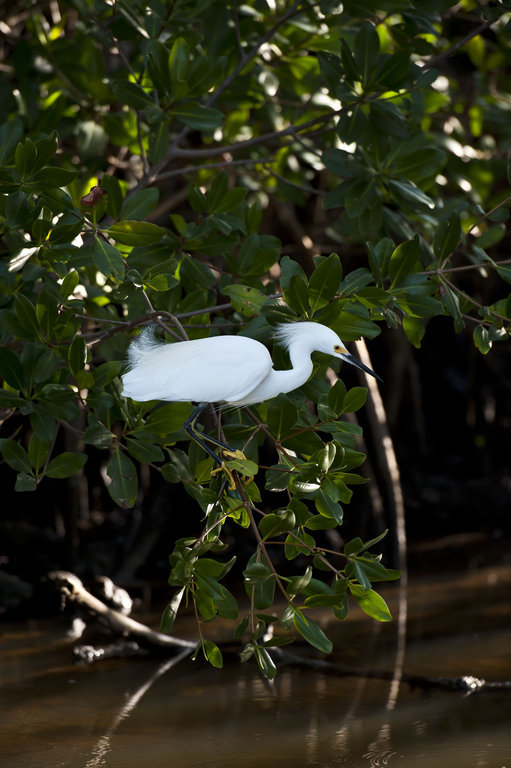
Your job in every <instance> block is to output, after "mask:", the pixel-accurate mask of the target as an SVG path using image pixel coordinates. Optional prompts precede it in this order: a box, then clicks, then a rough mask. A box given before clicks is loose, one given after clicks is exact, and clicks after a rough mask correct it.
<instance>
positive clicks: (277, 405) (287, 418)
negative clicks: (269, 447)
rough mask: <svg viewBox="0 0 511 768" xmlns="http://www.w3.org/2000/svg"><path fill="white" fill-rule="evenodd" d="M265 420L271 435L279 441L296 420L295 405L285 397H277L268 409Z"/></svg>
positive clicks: (296, 411)
mask: <svg viewBox="0 0 511 768" xmlns="http://www.w3.org/2000/svg"><path fill="white" fill-rule="evenodd" d="M266 420H267V424H268V428H269V430H270V432H271V433H272V435H273V436H274V437H276V438H277V440H280V439H281V437H283V436H284V435H286V434H287V433H289V432H290V431H291V430H292V429H293V427H294V425H295V424H296V422H297V420H298V410H297V408H296V405H295V404H294V403H293V402H292V401H291V400H290V399H289V398H288V397H286V395H279V396H278V397H276V398H275V399H274V401H273V402H272V403H271V405H270V407H269V408H268V413H267V416H266Z"/></svg>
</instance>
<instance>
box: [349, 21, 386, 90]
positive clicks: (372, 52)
mask: <svg viewBox="0 0 511 768" xmlns="http://www.w3.org/2000/svg"><path fill="white" fill-rule="evenodd" d="M379 53H380V38H379V36H378V33H377V31H376V29H375V28H374V27H373V25H372V24H371V23H370V22H369V21H365V22H364V23H363V24H362V26H361V27H360V30H359V31H358V33H357V36H356V37H355V43H354V58H355V63H356V65H357V67H358V70H359V71H360V73H361V74H362V82H363V83H364V85H367V84H368V83H369V82H370V81H371V79H372V76H373V74H374V71H375V69H376V65H377V63H378V58H379Z"/></svg>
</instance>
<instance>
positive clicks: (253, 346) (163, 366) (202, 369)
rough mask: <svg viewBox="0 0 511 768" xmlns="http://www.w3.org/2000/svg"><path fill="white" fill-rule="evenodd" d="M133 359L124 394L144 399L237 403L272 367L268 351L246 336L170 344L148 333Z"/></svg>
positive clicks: (132, 353) (134, 348) (132, 350)
mask: <svg viewBox="0 0 511 768" xmlns="http://www.w3.org/2000/svg"><path fill="white" fill-rule="evenodd" d="M129 359H130V366H131V370H130V371H129V372H128V373H126V374H125V375H124V376H123V385H124V394H125V395H126V396H128V397H131V398H132V399H133V400H138V401H147V400H167V401H181V402H183V401H189V400H191V401H195V402H211V403H212V402H221V401H227V402H236V400H241V399H242V398H244V397H245V396H246V395H247V394H248V393H249V392H251V391H252V390H253V389H255V388H256V387H257V386H258V384H260V382H261V381H262V380H263V379H264V378H265V377H266V376H267V375H268V373H269V372H270V370H271V368H272V360H271V357H270V354H269V352H268V350H267V349H266V347H265V346H263V345H262V344H260V343H259V342H258V341H255V340H254V339H249V338H246V337H244V336H214V337H209V338H207V339H196V340H193V341H185V342H178V343H175V344H164V343H161V342H159V341H157V340H156V339H154V336H153V335H152V334H150V333H144V334H141V336H140V337H138V338H137V339H136V340H135V341H134V342H132V345H131V347H130V353H129Z"/></svg>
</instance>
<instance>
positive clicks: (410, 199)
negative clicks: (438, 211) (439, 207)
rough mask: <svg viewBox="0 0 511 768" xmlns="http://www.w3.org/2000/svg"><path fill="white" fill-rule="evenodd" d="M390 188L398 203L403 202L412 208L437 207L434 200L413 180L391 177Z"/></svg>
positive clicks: (422, 209) (428, 209) (423, 209)
mask: <svg viewBox="0 0 511 768" xmlns="http://www.w3.org/2000/svg"><path fill="white" fill-rule="evenodd" d="M387 184H388V186H389V190H390V191H391V193H392V196H393V197H394V199H395V200H396V202H397V203H402V204H404V205H406V206H407V207H408V208H411V209H412V210H419V211H425V210H427V211H430V210H432V209H433V208H434V207H435V204H434V202H433V200H432V199H431V198H430V197H429V195H426V193H425V192H423V191H422V190H421V189H419V187H418V186H417V185H416V184H414V183H413V182H412V181H406V180H405V179H399V180H398V179H389V180H388V182H387Z"/></svg>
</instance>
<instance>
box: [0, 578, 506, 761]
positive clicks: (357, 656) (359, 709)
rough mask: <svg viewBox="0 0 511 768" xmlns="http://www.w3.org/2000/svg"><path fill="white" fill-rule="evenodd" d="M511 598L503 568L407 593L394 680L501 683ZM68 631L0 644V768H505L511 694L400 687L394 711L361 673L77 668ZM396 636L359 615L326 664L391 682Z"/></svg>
mask: <svg viewBox="0 0 511 768" xmlns="http://www.w3.org/2000/svg"><path fill="white" fill-rule="evenodd" d="M510 587H511V569H508V570H504V569H502V570H495V569H493V570H492V571H485V572H481V573H479V574H474V575H470V576H465V577H459V578H457V579H455V580H453V579H452V578H451V579H449V580H447V579H443V580H439V581H438V582H437V583H435V584H432V583H431V582H428V583H427V584H424V585H413V586H412V587H411V589H410V597H409V619H408V627H407V630H408V631H407V637H408V639H407V645H406V652H405V657H404V669H403V672H404V674H405V679H406V675H409V674H414V675H421V676H432V677H456V676H461V675H464V674H472V675H476V676H477V677H481V678H485V679H486V680H510V679H511V652H510V649H511V621H510V618H511V603H510V601H509V596H510V594H511V591H510ZM392 594H393V593H392V592H388V593H387V597H388V598H389V601H390V603H391V604H392V602H393V597H392ZM396 594H397V593H396ZM395 607H396V606H394V608H395ZM63 628H64V623H63V620H60V619H59V621H58V622H54V623H53V625H52V627H51V628H50V625H49V623H47V624H46V625H44V626H43V625H40V624H32V625H30V626H29V627H28V628H27V627H26V626H23V627H19V628H17V629H12V628H10V629H9V630H8V631H7V632H4V634H3V636H2V638H1V641H0V652H1V657H0V658H1V659H2V661H1V667H0V676H1V677H0V679H1V683H2V699H1V701H2V710H3V714H2V720H1V724H0V766H2V768H4V766H5V768H7V767H8V768H21V767H22V766H30V768H49V767H50V766H51V768H60V767H62V768H75V766H80V768H102V767H103V766H104V768H121V766H122V768H127V767H128V766H129V767H130V768H146V767H147V768H149V766H151V768H163V766H165V768H171V767H173V766H178V767H179V768H181V766H183V768H188V767H189V766H190V767H191V766H197V767H198V766H206V767H207V768H216V767H217V766H218V768H220V766H222V768H231V767H232V768H234V767H235V766H236V768H238V766H240V765H252V764H254V765H255V764H260V763H261V762H263V763H266V764H267V765H268V766H270V765H271V766H274V765H275V766H277V765H278V766H284V768H286V767H287V766H289V767H291V766H294V767H296V766H325V767H327V766H328V767H329V768H330V767H333V766H357V767H362V766H363V767H364V768H379V767H380V766H398V765H399V766H406V767H407V768H408V767H409V766H411V767H413V768H437V766H438V767H439V768H440V767H442V768H511V738H510V735H509V734H510V729H509V726H510V722H511V691H509V690H502V691H498V690H488V691H483V692H481V693H476V694H473V695H471V696H463V695H462V694H461V693H459V692H453V691H442V690H437V689H431V690H428V691H425V690H423V689H421V688H416V689H412V688H411V687H410V686H409V685H408V683H406V682H401V684H400V686H399V687H398V688H397V687H396V692H397V696H396V698H395V700H394V701H393V699H392V680H391V679H374V678H370V677H367V676H364V675H363V674H358V675H351V676H335V677H334V676H332V675H330V674H328V672H327V671H323V672H318V671H312V670H310V669H304V668H297V667H284V668H283V669H281V670H280V672H279V674H278V677H277V680H276V681H275V683H274V684H268V683H267V682H266V681H265V680H263V679H262V678H261V677H260V676H259V674H258V673H257V672H256V670H255V669H253V668H252V667H251V666H247V665H246V664H245V665H239V664H238V663H237V662H236V661H233V662H232V663H226V665H225V667H224V669H222V670H215V669H212V668H210V667H207V666H205V665H202V664H201V663H199V662H197V663H193V662H190V661H189V660H187V659H186V660H183V661H181V662H180V663H178V664H174V665H173V664H172V663H171V662H168V661H166V662H164V663H159V662H157V661H154V660H149V659H136V660H134V659H127V660H113V661H107V662H105V663H103V664H98V665H97V666H92V667H84V666H74V665H73V663H72V660H71V646H70V644H69V641H65V640H63V639H62V638H63V632H64V629H63ZM396 629H397V627H396V625H395V624H394V625H379V624H375V623H373V622H371V621H370V620H369V619H367V618H365V617H363V616H361V615H359V614H357V612H356V609H354V611H353V614H352V617H351V618H350V619H349V620H348V621H347V622H346V623H344V624H338V625H332V626H329V627H328V628H327V631H328V633H329V634H330V636H331V637H333V639H334V645H335V647H336V648H337V653H336V658H335V659H334V661H335V662H336V663H338V664H340V665H342V666H343V667H345V668H347V669H349V670H351V671H354V670H359V671H364V670H366V671H368V672H369V671H370V672H384V673H390V675H389V677H390V678H391V677H392V672H393V669H394V666H395V646H396V642H395V641H396ZM186 630H187V627H185V626H183V625H182V626H181V628H180V631H181V632H182V633H183V634H184V633H185V632H186ZM58 633H60V634H58ZM304 652H305V651H304Z"/></svg>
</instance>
